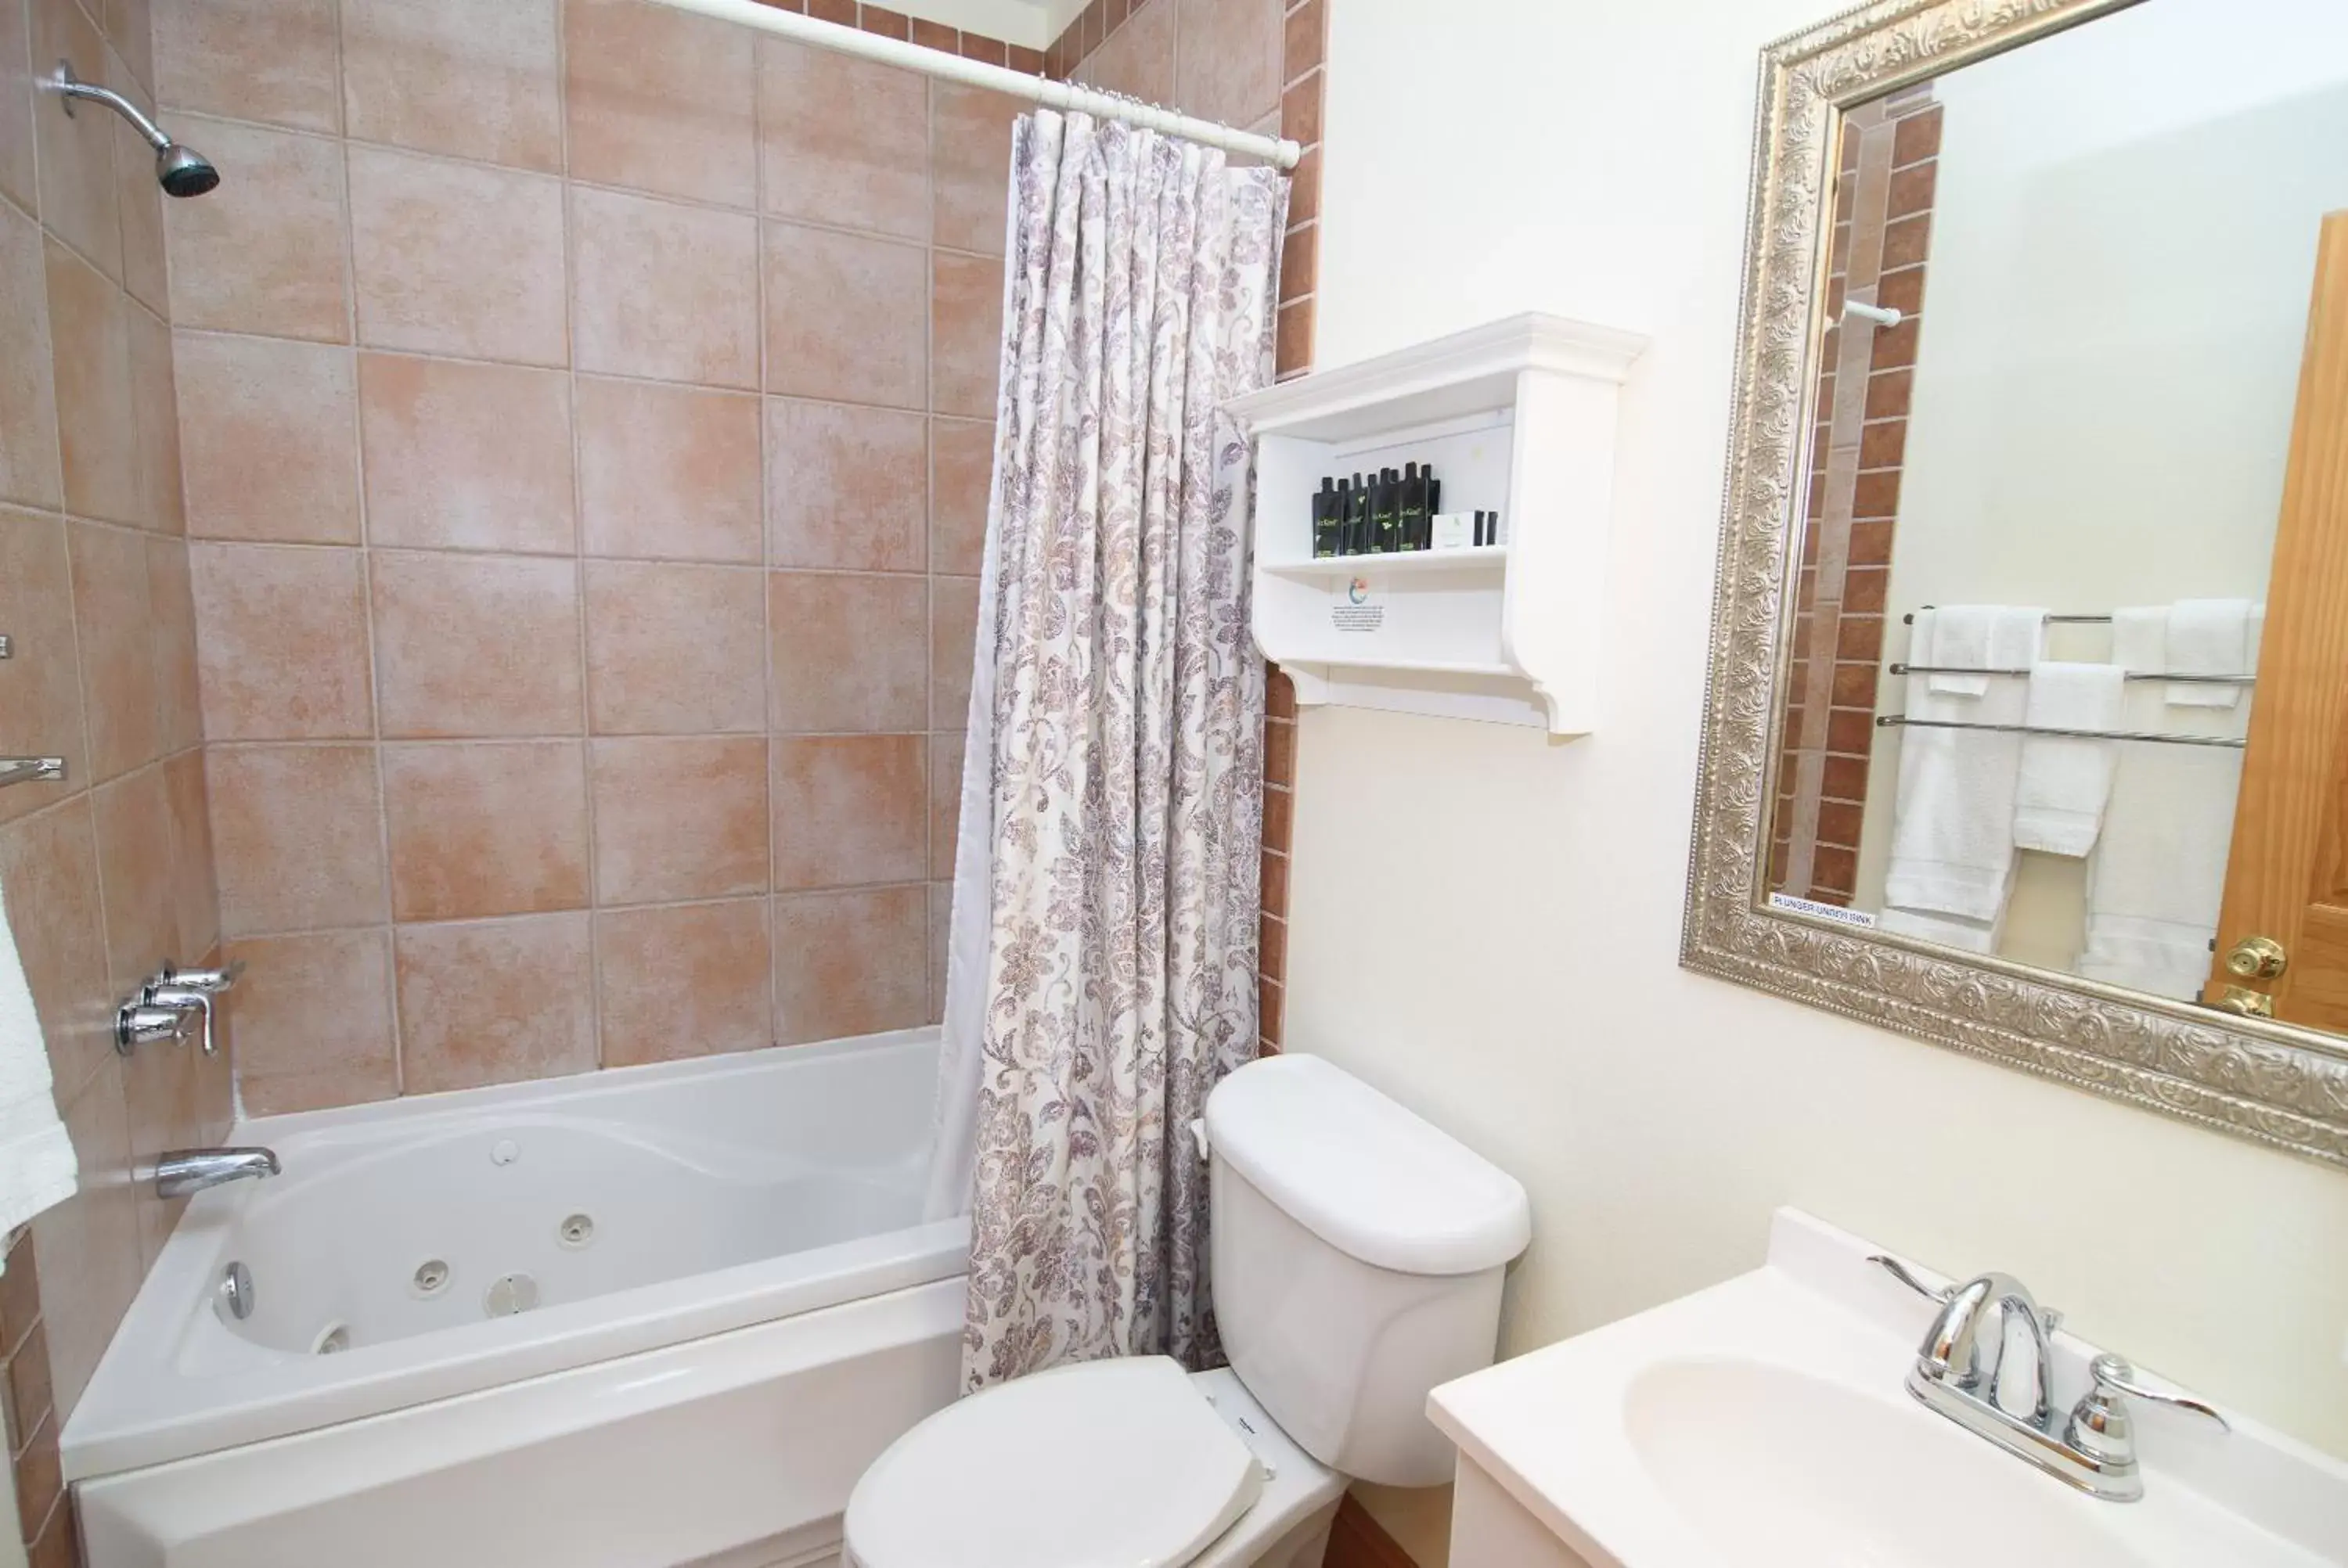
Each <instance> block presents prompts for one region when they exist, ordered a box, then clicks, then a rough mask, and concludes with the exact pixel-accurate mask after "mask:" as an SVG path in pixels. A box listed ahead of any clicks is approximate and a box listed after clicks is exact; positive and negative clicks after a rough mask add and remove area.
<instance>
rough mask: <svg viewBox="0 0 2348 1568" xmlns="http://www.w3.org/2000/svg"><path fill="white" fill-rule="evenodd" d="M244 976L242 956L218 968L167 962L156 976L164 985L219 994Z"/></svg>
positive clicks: (156, 979) (158, 982)
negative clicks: (199, 967) (190, 966)
mask: <svg viewBox="0 0 2348 1568" xmlns="http://www.w3.org/2000/svg"><path fill="white" fill-rule="evenodd" d="M243 976H244V960H243V959H242V958H236V959H232V960H231V961H230V962H229V963H227V964H225V965H222V966H221V968H217V969H180V968H172V967H171V965H170V964H169V963H166V964H165V965H164V966H163V971H162V973H160V974H159V975H157V976H156V977H155V983H156V984H157V985H163V986H183V987H185V988H186V989H189V990H191V991H206V992H209V993H210V994H211V995H213V996H218V995H220V993H221V992H222V991H225V990H230V989H234V987H235V985H236V982H237V981H238V980H239V979H242V978H243Z"/></svg>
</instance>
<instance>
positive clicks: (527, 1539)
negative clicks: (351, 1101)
mask: <svg viewBox="0 0 2348 1568" xmlns="http://www.w3.org/2000/svg"><path fill="white" fill-rule="evenodd" d="M936 1051H937V1045H936V1037H935V1032H934V1031H933V1030H911V1031H905V1032H901V1033H896V1034H890V1035H879V1036H872V1037H869V1038H866V1039H862V1040H840V1041H834V1042H831V1043H828V1044H823V1045H812V1046H791V1047H782V1048H778V1049H775V1050H765V1051H758V1052H754V1053H748V1054H745V1055H740V1056H732V1057H722V1058H712V1059H706V1060H702V1061H686V1062H674V1063H664V1064H661V1065H658V1066H653V1067H644V1068H630V1069H624V1070H620V1071H609V1072H602V1073H594V1074H588V1075H584V1076H581V1077H575V1078H569V1079H561V1080H555V1081H545V1082H539V1083H530V1084H512V1085H505V1086H500V1087H497V1088H491V1089H483V1090H473V1091H465V1092H461V1093H454V1094H442V1095H430V1096H420V1097H417V1098H414V1099H409V1100H403V1101H397V1102H390V1103H387V1104H381V1105H372V1106H365V1107H359V1108H355V1109H350V1110H343V1111H332V1112H312V1113H305V1114H301V1115H292V1116H278V1117H266V1118H261V1119H258V1120H253V1121H249V1122H242V1123H240V1124H239V1125H238V1127H237V1128H236V1129H235V1131H234V1132H233V1133H232V1141H233V1142H235V1143H262V1144H266V1145H268V1146H269V1147H271V1148H273V1149H275V1150H276V1151H277V1153H278V1155H279V1157H280V1159H281V1160H282V1161H283V1167H284V1169H283V1174H282V1175H280V1176H277V1177H274V1178H273V1179H270V1180H266V1181H257V1182H256V1181H245V1182H238V1183H234V1184H230V1185H227V1186H223V1187H219V1188H215V1189H212V1190H211V1191H209V1192H206V1193H201V1194H197V1196H196V1197H195V1198H194V1199H193V1200H192V1201H191V1203H190V1204H189V1206H188V1209H187V1213H186V1214H185V1215H184V1216H183V1217H182V1219H181V1220H180V1225H179V1226H178V1228H177V1229H176V1230H175V1231H174V1232H173V1234H172V1235H171V1236H170V1239H169V1241H167V1242H166V1243H165V1245H164V1247H163V1250H162V1253H161V1255H160V1256H159V1257H158V1258H157V1260H156V1263H155V1266H154V1268H153V1269H152V1270H151V1271H150V1272H149V1276H148V1278H147V1280H146V1282H145V1284H144V1286H142V1287H141V1289H140V1290H139V1296H138V1298H137V1300H136V1301H135V1302H134V1303H133V1304H132V1306H131V1308H130V1311H129V1315H128V1316H127V1317H125V1318H124V1319H123V1323H122V1326H121V1327H120V1329H119V1330H118V1332H117V1334H116V1336H115V1337H114V1340H113V1343H112V1344H111V1345H110V1346H109V1347H108V1350H107V1353H106V1356H105V1358H104V1359H103V1360H102V1361H101V1362H100V1363H99V1365H98V1370H97V1372H96V1373H95V1375H94V1376H93V1377H92V1378H91V1380H90V1383H89V1387H88V1389H87V1390H86V1391H85V1393H84V1394H83V1396H82V1399H81V1401H80V1403H79V1404H78V1405H77V1407H76V1408H75V1409H74V1412H73V1416H72V1419H70V1420H69V1421H68V1422H67V1425H66V1429H65V1431H64V1432H63V1434H62V1436H61V1442H60V1448H61V1451H62V1456H63V1460H64V1465H65V1471H66V1476H67V1480H68V1481H73V1482H74V1483H75V1486H76V1495H77V1500H78V1502H79V1506H80V1511H81V1522H82V1530H83V1539H84V1542H85V1548H86V1551H87V1552H88V1558H89V1563H90V1565H91V1568H146V1565H149V1564H154V1565H158V1568H160V1565H162V1564H172V1565H175V1568H179V1565H185V1568H196V1565H200V1564H212V1563H221V1564H226V1563H237V1564H240V1565H241V1568H249V1565H251V1564H254V1563H324V1562H333V1563H336V1564H338V1568H362V1565H371V1564H375V1563H383V1564H385V1565H386V1568H388V1565H390V1564H393V1563H400V1564H412V1563H415V1562H417V1561H418V1560H421V1559H422V1558H423V1557H424V1556H426V1555H427V1554H428V1555H429V1557H430V1559H431V1560H432V1561H434V1562H435V1563H438V1564H444V1565H446V1564H459V1565H461V1564H468V1563H482V1564H485V1565H486V1564H489V1563H496V1564H498V1565H499V1568H512V1565H514V1564H517V1563H562V1564H564V1565H565V1568H572V1565H577V1568H594V1565H608V1568H673V1565H675V1564H678V1563H699V1562H711V1563H725V1564H726V1565H728V1568H733V1565H734V1564H737V1563H738V1564H740V1565H742V1568H765V1565H766V1564H767V1563H792V1564H798V1563H824V1562H829V1561H831V1560H832V1555H831V1554H832V1553H836V1552H837V1549H838V1538H837V1516H838V1514H839V1512H840V1510H841V1509H842V1508H844V1507H845V1505H846V1502H847V1497H848V1491H849V1488H850V1487H851V1486H852V1485H853V1484H854V1481H855V1479H856V1476H857V1475H858V1474H859V1473H860V1471H861V1470H862V1468H863V1465H864V1463H865V1462H866V1461H868V1460H870V1458H872V1457H873V1456H875V1455H877V1454H878V1453H879V1451H880V1449H882V1448H884V1447H885V1446H887V1444H888V1443H889V1442H890V1441H891V1440H893V1439H894V1438H895V1437H896V1436H897V1435H898V1434H899V1433H900V1432H901V1431H903V1430H905V1429H906V1428H908V1427H910V1426H911V1425H912V1424H913V1422H915V1421H917V1420H919V1419H921V1418H922V1416H924V1415H927V1414H929V1413H930V1412H931V1411H932V1410H934V1409H939V1408H940V1407H942V1405H944V1404H945V1403H946V1402H947V1401H948V1400H950V1399H952V1398H953V1393H954V1389H955V1385H956V1370H957V1365H958V1358H959V1348H958V1345H959V1337H960V1333H961V1328H962V1316H963V1270H964V1267H965V1264H966V1256H967V1252H968V1226H967V1222H966V1221H964V1220H960V1219H956V1220H952V1221H947V1222H944V1223H932V1224H928V1225H924V1224H922V1223H921V1202H922V1198H921V1194H922V1183H923V1178H924V1175H925V1173H926V1168H927V1162H928V1153H929V1142H930V1114H931V1104H932V1086H933V1083H934V1079H935V1071H936ZM232 1270H233V1271H234V1272H236V1274H237V1276H238V1277H239V1279H240V1280H241V1281H249V1285H248V1286H246V1288H245V1289H244V1290H243V1293H242V1294H243V1296H244V1298H245V1300H246V1301H247V1303H248V1304H249V1311H248V1312H247V1313H246V1314H245V1315H243V1316H239V1315H238V1313H237V1312H236V1310H235V1308H234V1305H233V1303H232V1292H231V1291H230V1290H229V1289H227V1288H226V1287H225V1286H224V1281H225V1280H226V1279H227V1278H228V1277H229V1276H230V1274H231V1273H232Z"/></svg>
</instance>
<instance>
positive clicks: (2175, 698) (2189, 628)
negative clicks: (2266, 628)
mask: <svg viewBox="0 0 2348 1568" xmlns="http://www.w3.org/2000/svg"><path fill="white" fill-rule="evenodd" d="M2250 615H2251V606H2250V600H2247V599H2180V600H2178V601H2177V602H2176V603H2175V604H2172V605H2170V606H2169V607H2168V669H2169V671H2170V672H2171V673H2173V674H2178V675H2248V674H2249V673H2250V671H2251V670H2252V669H2254V668H2255V667H2256V666H2257V664H2258V659H2259V650H2258V644H2257V643H2256V642H2254V641H2251V638H2250ZM2241 700H2242V689H2241V688H2240V687H2239V686H2226V685H2211V684H2209V683H2208V682H2178V683H2175V684H2172V685H2170V686H2169V687H2168V691H2167V692H2166V701H2167V702H2168V703H2169V705H2170V706H2172V707H2178V708H2231V707H2234V706H2235V705H2237V704H2238V703H2240V702H2241Z"/></svg>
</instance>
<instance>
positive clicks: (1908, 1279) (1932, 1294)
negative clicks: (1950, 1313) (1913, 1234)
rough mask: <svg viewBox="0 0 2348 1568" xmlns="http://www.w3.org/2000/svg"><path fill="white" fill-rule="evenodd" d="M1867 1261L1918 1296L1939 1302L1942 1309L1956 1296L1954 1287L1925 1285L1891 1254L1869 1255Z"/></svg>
mask: <svg viewBox="0 0 2348 1568" xmlns="http://www.w3.org/2000/svg"><path fill="white" fill-rule="evenodd" d="M1867 1261H1868V1262H1869V1263H1871V1264H1873V1265H1875V1266H1877V1267H1878V1268H1880V1269H1881V1270H1883V1272H1884V1273H1886V1274H1888V1275H1890V1276H1891V1277H1892V1278H1894V1279H1896V1280H1898V1281H1899V1282H1900V1284H1902V1285H1904V1286H1907V1287H1908V1288H1909V1289H1910V1290H1912V1291H1914V1292H1915V1293H1916V1294H1917V1295H1919V1296H1922V1297H1923V1298H1924V1299H1925V1300H1927V1301H1933V1302H1938V1303H1939V1304H1940V1305H1941V1306H1942V1307H1946V1306H1947V1305H1948V1304H1949V1297H1950V1296H1954V1295H1955V1294H1956V1289H1955V1287H1954V1286H1946V1285H1943V1286H1940V1287H1939V1288H1937V1289H1935V1288H1934V1287H1933V1286H1929V1285H1927V1284H1925V1283H1924V1282H1923V1281H1922V1280H1921V1279H1919V1278H1918V1277H1917V1276H1916V1275H1915V1273H1914V1272H1913V1271H1912V1270H1910V1268H1909V1266H1907V1265H1906V1264H1904V1263H1902V1262H1900V1260H1899V1259H1898V1258H1896V1257H1893V1256H1892V1255H1890V1254H1889V1253H1881V1252H1879V1253H1872V1254H1869V1256H1868V1259H1867Z"/></svg>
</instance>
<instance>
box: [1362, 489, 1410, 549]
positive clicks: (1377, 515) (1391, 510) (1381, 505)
mask: <svg viewBox="0 0 2348 1568" xmlns="http://www.w3.org/2000/svg"><path fill="white" fill-rule="evenodd" d="M1370 519H1371V520H1370V553H1371V554H1372V555H1379V556H1385V555H1393V554H1394V553H1395V551H1397V550H1399V549H1401V548H1402V477H1401V476H1399V475H1397V474H1396V473H1395V471H1394V470H1393V469H1392V468H1381V469H1379V470H1378V482H1377V483H1376V484H1375V485H1374V486H1372V487H1371V488H1370Z"/></svg>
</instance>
